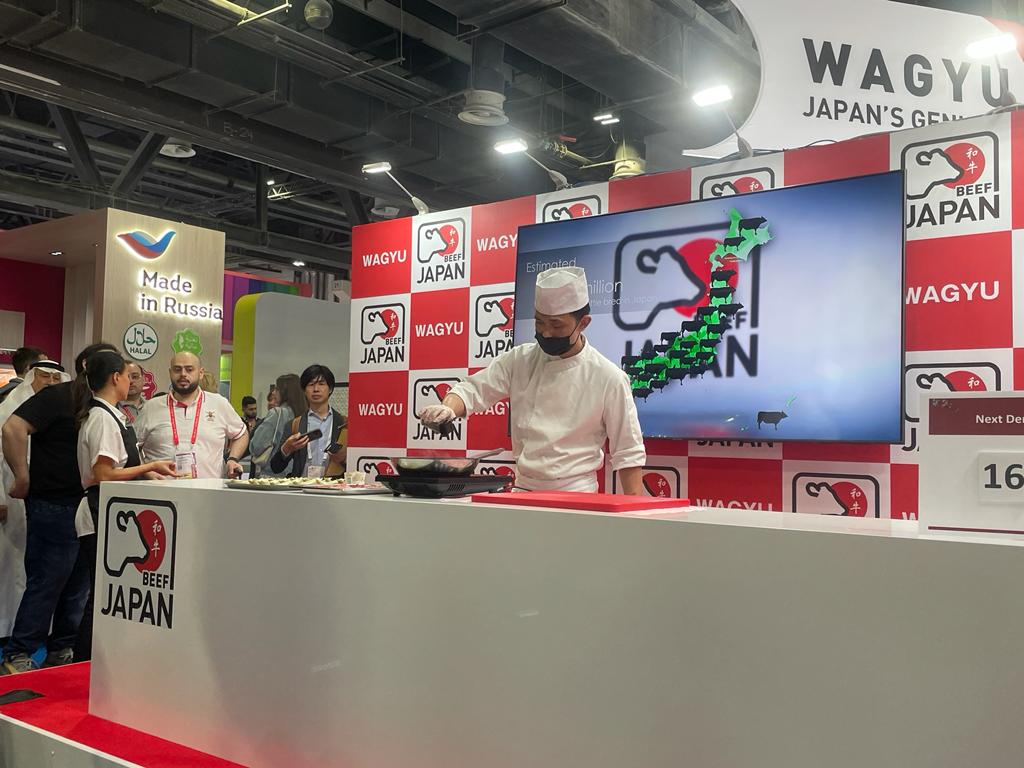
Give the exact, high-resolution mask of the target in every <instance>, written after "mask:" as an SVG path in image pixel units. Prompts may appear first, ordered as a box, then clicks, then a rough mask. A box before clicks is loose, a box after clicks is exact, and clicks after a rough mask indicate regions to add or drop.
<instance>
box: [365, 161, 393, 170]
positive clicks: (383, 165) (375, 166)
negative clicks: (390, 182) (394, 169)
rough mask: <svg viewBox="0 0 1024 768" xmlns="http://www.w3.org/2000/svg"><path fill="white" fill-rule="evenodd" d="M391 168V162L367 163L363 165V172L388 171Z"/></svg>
mask: <svg viewBox="0 0 1024 768" xmlns="http://www.w3.org/2000/svg"><path fill="white" fill-rule="evenodd" d="M390 170H391V163H389V162H387V161H386V160H385V161H384V162H380V163H367V164H366V165H364V166H363V173H387V172H388V171H390Z"/></svg>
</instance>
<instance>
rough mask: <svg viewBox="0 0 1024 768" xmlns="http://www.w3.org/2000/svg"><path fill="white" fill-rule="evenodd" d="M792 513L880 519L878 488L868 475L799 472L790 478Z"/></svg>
mask: <svg viewBox="0 0 1024 768" xmlns="http://www.w3.org/2000/svg"><path fill="white" fill-rule="evenodd" d="M792 497H793V498H792V502H793V503H792V510H793V511H794V512H803V513H808V514H812V515H813V514H818V515H840V516H845V517H881V514H882V513H881V509H882V504H881V487H880V484H879V482H878V479H877V478H874V477H872V476H871V475H847V474H841V473H829V472H798V473H797V474H796V475H794V476H793V485H792Z"/></svg>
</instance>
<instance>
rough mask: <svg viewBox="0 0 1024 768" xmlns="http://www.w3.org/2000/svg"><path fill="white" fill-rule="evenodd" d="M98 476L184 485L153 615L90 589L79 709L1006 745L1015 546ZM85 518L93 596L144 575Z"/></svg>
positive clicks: (237, 741) (311, 748) (774, 739)
mask: <svg viewBox="0 0 1024 768" xmlns="http://www.w3.org/2000/svg"><path fill="white" fill-rule="evenodd" d="M112 497H122V498H125V499H131V500H132V501H130V502H118V503H117V504H122V505H123V506H122V507H121V508H122V509H129V508H130V509H136V510H142V509H146V508H152V509H162V510H163V515H164V516H165V517H166V516H167V514H166V510H167V508H159V505H154V504H152V503H149V502H152V501H162V502H165V503H170V504H173V505H174V507H175V508H176V512H177V525H176V531H175V535H174V537H173V539H174V542H173V544H174V547H173V549H174V552H173V555H174V571H175V572H174V582H173V592H172V591H171V590H169V589H167V588H166V587H164V588H162V589H154V590H150V592H151V593H152V599H153V602H152V605H153V606H154V610H153V612H152V613H151V614H148V615H147V616H146V618H147V620H150V617H152V619H153V620H155V621H159V622H160V623H163V624H166V623H167V622H166V621H165V620H166V619H167V618H168V615H169V616H170V623H171V627H170V628H168V627H166V626H152V625H151V624H142V623H139V622H138V621H137V620H131V621H130V620H127V619H125V618H123V617H115V616H113V615H109V616H108V615H103V614H101V613H97V615H96V641H95V658H94V661H93V678H92V695H91V701H90V709H91V711H92V712H93V714H96V715H99V716H101V717H105V718H109V719H111V720H114V721H117V722H119V723H123V724H126V725H129V726H132V727H134V728H139V729H141V730H144V731H147V732H149V733H153V734H156V735H158V736H163V737H165V738H168V739H172V740H174V741H177V742H181V743H183V744H186V745H188V746H191V747H195V748H198V749H202V750H206V751H208V752H211V753H214V754H217V755H220V756H222V757H225V758H228V759H231V760H235V761H238V762H240V763H243V764H246V765H250V766H254V767H259V768H263V767H270V766H273V767H274V768H280V767H283V766H288V768H301V767H305V766H309V767H310V768H311V767H312V766H318V767H322V766H338V767H339V768H527V767H529V768H584V767H585V768H613V767H614V768H624V767H628V768H680V766H694V767H695V768H745V767H746V766H751V767H752V768H753V767H754V766H756V767H757V768H775V767H776V766H777V767H778V768H783V767H785V768H804V767H806V768H847V767H849V768H865V767H866V766H871V768H879V767H882V766H886V767H888V766H892V767H893V768H896V767H899V768H916V767H917V766H920V767H921V768H925V766H927V767H928V768H940V767H944V766H949V767H950V768H953V766H956V767H957V768H960V767H961V766H1002V765H1016V764H1019V762H1020V748H1019V745H1018V743H1017V740H1016V735H1017V730H1018V728H1017V722H1016V721H1017V719H1018V718H1017V717H1016V713H1017V711H1018V708H1019V701H1020V696H1021V691H1022V690H1024V685H1022V683H1024V680H1022V679H1021V678H1022V668H1024V667H1022V665H1021V663H1020V649H1021V648H1024V604H1022V603H1024V600H1022V590H1021V586H1020V585H1021V584H1024V550H1021V548H1020V547H1018V546H1012V545H1008V546H1003V545H1000V544H996V543H992V542H964V541H956V542H950V541H941V540H936V539H925V538H919V537H918V536H917V532H916V524H915V523H913V522H902V521H893V522H891V523H890V522H888V521H878V520H849V519H842V518H819V517H813V516H805V515H793V514H786V513H770V512H732V511H724V510H714V511H711V510H707V511H703V510H692V511H680V512H678V513H672V514H667V515H666V514H659V515H654V516H650V517H624V516H618V515H602V514H589V513H573V512H560V511H554V510H542V509H534V508H521V507H508V506H499V505H483V504H473V503H469V502H467V501H451V502H435V501H419V500H412V499H404V498H403V499H393V498H391V497H356V498H334V497H323V496H310V495H300V494H277V493H269V492H259V491H223V490H210V489H209V487H208V484H205V487H204V484H203V483H162V484H161V483H111V484H105V485H104V491H103V505H102V508H103V510H106V509H107V508H108V500H109V499H110V498H112ZM117 504H115V507H114V511H116V509H117ZM140 519H141V518H140ZM127 527H128V532H129V533H131V532H132V530H133V529H132V526H131V525H129V526H127ZM101 529H103V514H102V513H101ZM100 535H101V540H100V543H99V552H100V557H101V564H100V568H99V569H98V571H99V576H98V589H99V593H98V598H99V599H98V600H97V610H99V609H101V608H104V607H105V606H106V603H107V592H108V588H109V586H110V585H111V584H114V583H121V584H123V585H125V590H126V591H125V594H126V595H127V594H128V593H130V586H131V585H132V584H137V585H141V576H140V574H139V573H138V571H137V570H136V569H135V567H134V566H133V565H130V564H129V565H128V566H127V568H126V570H125V573H124V575H123V576H122V577H120V578H117V577H113V576H111V575H110V574H109V573H107V572H106V571H105V570H104V568H103V563H102V559H103V557H104V548H105V547H104V541H103V538H104V531H103V530H101V532H100ZM112 539H116V540H114V541H113V542H112V548H111V551H112V552H113V555H112V556H113V557H114V559H115V560H116V559H117V558H118V557H121V556H124V553H125V552H130V550H131V548H132V544H133V542H132V540H131V538H130V537H126V534H123V533H118V534H117V537H112ZM126 542H127V543H126ZM134 543H135V544H137V537H136V540H135V542H134ZM166 543H167V545H168V547H170V543H171V541H170V538H168V540H167V542H166ZM118 553H120V554H118ZM168 565H169V559H167V558H165V562H164V564H163V565H162V566H161V569H160V570H159V571H158V573H163V574H166V571H167V567H168ZM161 580H162V578H161V577H158V578H157V579H156V581H161ZM145 591H146V590H145V589H142V588H140V590H139V593H140V594H142V593H144V592H145ZM158 593H159V594H158ZM169 594H173V602H172V604H171V610H170V611H169V612H168V611H167V610H166V608H167V603H168V602H169V601H168V600H167V596H168V595H169ZM127 599H130V598H127ZM161 604H163V606H164V608H165V610H164V612H163V613H161V612H160V608H159V606H160V605H161ZM133 613H134V617H133V618H134V619H138V618H139V617H140V616H141V615H143V614H144V606H137V607H136V609H135V610H134V612H133Z"/></svg>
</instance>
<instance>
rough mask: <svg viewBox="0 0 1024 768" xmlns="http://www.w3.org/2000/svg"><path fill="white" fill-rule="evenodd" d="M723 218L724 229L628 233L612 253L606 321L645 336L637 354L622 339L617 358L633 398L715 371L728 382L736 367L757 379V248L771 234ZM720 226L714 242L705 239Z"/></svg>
mask: <svg viewBox="0 0 1024 768" xmlns="http://www.w3.org/2000/svg"><path fill="white" fill-rule="evenodd" d="M729 216H730V221H729V224H728V225H722V224H709V225H704V226H696V227H688V228H684V229H678V230H669V231H663V232H644V233H639V234H635V235H629V236H628V237H625V238H623V240H622V241H621V242H620V243H619V245H618V247H617V248H616V250H615V280H614V284H613V285H614V305H613V308H612V318H613V320H614V321H615V324H616V325H617V326H618V327H619V328H621V329H622V330H624V331H637V332H643V333H644V334H646V336H647V338H646V340H644V341H643V342H641V343H640V344H638V346H639V349H637V348H636V347H634V341H627V342H626V349H625V350H624V354H623V357H622V367H623V370H624V371H625V372H626V374H627V375H628V376H629V377H630V381H631V383H632V387H633V394H634V395H635V396H637V397H642V398H644V399H646V398H647V397H648V396H649V395H650V394H652V393H653V392H656V391H660V390H662V389H664V388H665V387H666V386H667V385H668V384H669V383H670V382H671V381H683V380H685V379H686V378H687V377H697V376H703V375H704V374H705V373H708V372H711V373H712V374H713V375H715V376H721V375H722V373H723V368H724V373H725V375H726V376H727V377H731V376H733V375H735V373H736V371H737V365H742V366H743V368H744V369H745V370H746V372H747V375H749V376H755V375H756V374H757V351H756V350H757V335H756V333H755V331H756V329H757V327H758V313H759V293H760V291H759V285H760V257H761V253H760V251H761V246H763V245H764V244H766V243H768V242H769V241H770V240H771V234H770V232H769V227H768V222H767V221H766V220H765V219H764V218H762V217H751V218H744V217H743V216H742V214H740V212H739V211H738V210H736V209H735V208H734V209H732V210H731V211H730V214H729ZM723 229H724V230H727V231H726V234H725V237H723V238H722V239H721V240H716V239H714V237H712V236H711V235H713V234H717V233H720V232H721V231H722V230H723ZM741 265H742V266H744V267H746V270H745V272H746V274H748V275H749V277H748V278H747V279H746V280H744V281H742V282H741V280H740V270H741ZM637 308H646V311H645V312H644V313H638V312H637V311H636V310H637ZM666 318H667V319H666ZM655 321H657V326H656V327H654V328H652V326H655ZM658 330H661V331H662V332H661V333H660V336H655V334H656V332H657V331H658ZM744 342H746V346H744Z"/></svg>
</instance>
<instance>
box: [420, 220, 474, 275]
mask: <svg viewBox="0 0 1024 768" xmlns="http://www.w3.org/2000/svg"><path fill="white" fill-rule="evenodd" d="M457 223H458V224H461V223H462V220H461V219H459V220H458V221H457V222H456V221H450V222H440V223H438V224H437V225H429V224H424V225H423V226H421V227H420V237H422V238H423V239H424V240H425V241H426V243H427V248H425V249H424V248H422V247H421V248H420V252H419V254H418V255H417V259H418V260H419V261H420V263H422V264H428V263H429V262H430V261H431V260H432V259H434V258H437V257H444V256H453V255H455V254H461V253H462V249H463V243H462V233H461V231H460V230H461V229H462V228H461V227H458V226H456V224H457Z"/></svg>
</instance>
